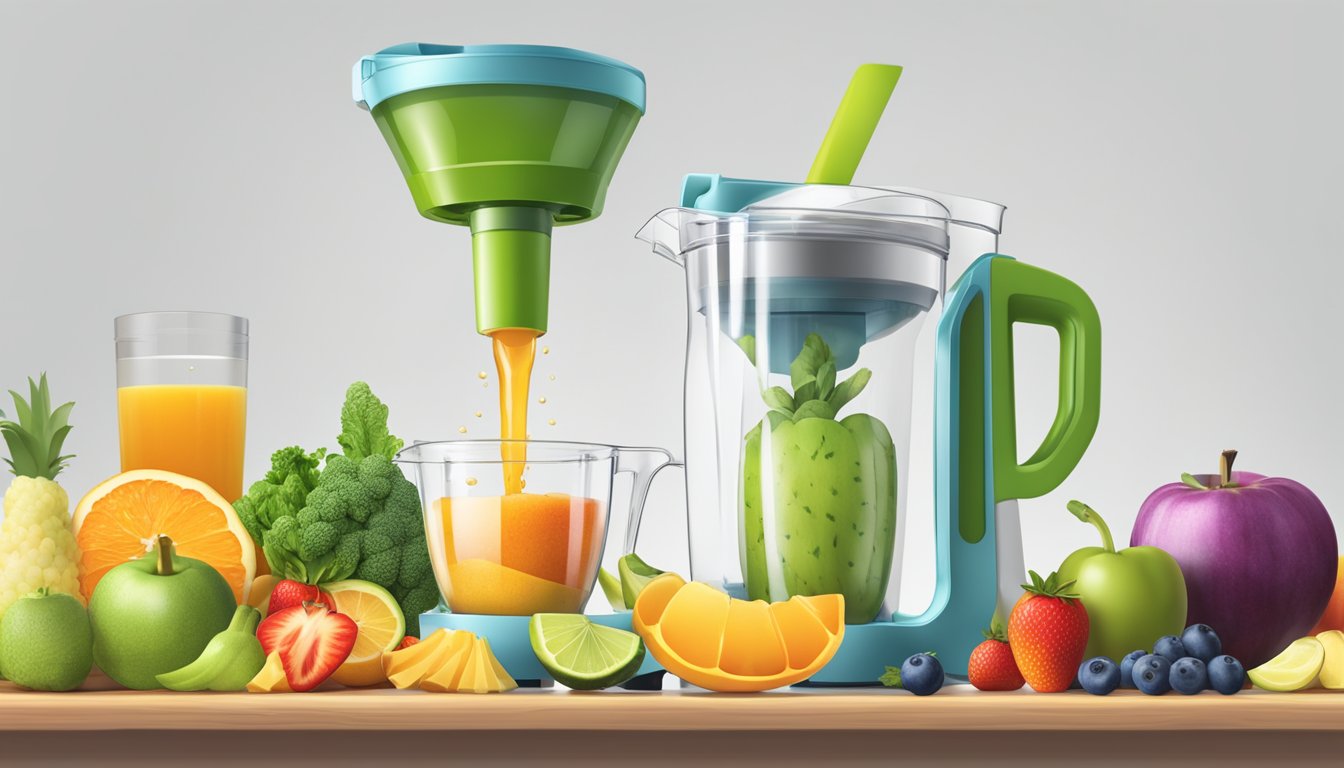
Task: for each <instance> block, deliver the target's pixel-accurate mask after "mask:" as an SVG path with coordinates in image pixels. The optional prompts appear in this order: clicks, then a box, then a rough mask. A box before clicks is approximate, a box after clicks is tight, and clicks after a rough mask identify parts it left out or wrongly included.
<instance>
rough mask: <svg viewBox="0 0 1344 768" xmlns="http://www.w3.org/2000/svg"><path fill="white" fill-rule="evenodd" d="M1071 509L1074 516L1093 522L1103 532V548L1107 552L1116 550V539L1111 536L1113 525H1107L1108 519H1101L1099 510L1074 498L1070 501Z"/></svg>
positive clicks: (1085, 521)
mask: <svg viewBox="0 0 1344 768" xmlns="http://www.w3.org/2000/svg"><path fill="white" fill-rule="evenodd" d="M1068 506H1069V511H1070V512H1072V513H1073V516H1074V517H1076V518H1078V519H1079V520H1082V521H1083V522H1084V523H1091V524H1092V525H1093V526H1095V527H1096V529H1097V530H1098V531H1100V532H1101V548H1102V549H1104V550H1106V551H1107V552H1112V553H1113V552H1115V539H1113V538H1111V527H1110V526H1108V525H1106V521H1105V520H1102V519H1101V515H1099V514H1097V511H1096V510H1095V509H1093V508H1091V507H1089V506H1087V505H1086V504H1084V503H1083V502H1081V501H1078V500H1077V499H1074V500H1073V501H1070V502H1069V505H1068Z"/></svg>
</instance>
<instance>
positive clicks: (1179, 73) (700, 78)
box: [0, 0, 1344, 569]
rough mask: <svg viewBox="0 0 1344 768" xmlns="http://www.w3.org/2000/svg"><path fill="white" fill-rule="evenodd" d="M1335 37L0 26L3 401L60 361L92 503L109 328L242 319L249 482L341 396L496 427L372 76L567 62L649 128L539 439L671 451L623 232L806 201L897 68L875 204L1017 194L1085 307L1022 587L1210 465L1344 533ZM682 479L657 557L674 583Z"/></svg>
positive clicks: (334, 425)
mask: <svg viewBox="0 0 1344 768" xmlns="http://www.w3.org/2000/svg"><path fill="white" fill-rule="evenodd" d="M1341 28H1344V5H1341V4H1339V3H1332V2H1327V1H1326V0H1322V1H1321V2H1256V3H1252V2H1127V3H1114V2H1063V1H1061V2H988V1H987V2H941V3H932V2H895V1H893V0H884V2H876V3H871V4H859V3H843V2H830V3H824V4H818V3H815V2H808V3H793V4H790V3H780V2H774V3H764V2H761V3H727V2H721V1H720V2H689V1H688V2H679V3H658V4H652V3H639V4H636V3H616V2H613V3H601V4H599V3H581V2H575V1H571V2H564V3H557V2H520V1H518V0H510V1H509V2H445V1H444V0H439V1H438V2H422V3H414V2H380V3H369V2H361V3H350V2H347V3H317V2H285V3H276V2H238V1H237V0H231V1H230V2H208V3H207V2H199V3H168V2H162V3H146V2H92V1H90V2H81V3H75V2H35V1H34V2H27V1H25V2H16V1H15V0H3V1H0V52H3V64H2V66H3V70H4V78H3V80H0V105H2V106H0V387H4V388H11V387H12V388H16V389H17V388H22V387H23V386H24V385H23V378H24V377H25V376H27V375H30V374H32V375H35V374H37V373H38V372H40V371H42V370H46V371H47V372H48V373H49V374H50V377H51V381H52V386H53V389H54V392H55V395H56V397H58V398H61V399H73V400H75V401H76V402H77V407H76V408H75V411H74V414H73V423H74V424H75V430H74V432H73V434H72V436H71V439H70V441H69V444H68V445H69V448H70V449H72V450H73V452H75V453H76V454H78V458H76V459H75V461H74V463H73V465H72V466H71V468H70V470H69V472H68V473H66V474H65V475H63V476H62V482H63V483H64V484H65V485H66V487H67V488H68V489H69V491H70V494H71V496H72V497H74V498H75V499H77V498H78V497H79V496H80V495H81V494H82V493H83V492H84V491H85V490H86V489H87V488H88V487H90V486H91V485H92V484H93V483H94V482H96V481H98V480H99V479H101V478H103V477H105V476H107V475H110V474H112V473H114V472H115V471H116V470H117V469H118V456H117V441H116V411H115V399H114V388H115V384H114V366H113V347H112V318H113V317H114V316H115V315H118V314H121V313H125V312H132V311H143V310H155V309H201V310H215V311H225V312H232V313H236V314H241V315H245V316H247V317H249V318H250V319H251V321H252V332H253V346H252V368H251V393H250V413H249V424H248V429H249V434H248V459H247V463H248V472H247V475H248V481H249V482H251V481H252V480H254V479H256V478H257V476H258V475H259V474H260V473H261V472H262V471H263V470H264V468H265V467H266V465H267V456H268V455H269V453H270V452H271V451H272V450H273V449H275V448H277V447H279V446H282V445H286V444H291V443H301V444H303V445H306V446H317V445H323V444H325V445H333V444H334V438H335V434H336V432H337V431H338V430H339V424H338V421H337V414H338V409H339V407H340V401H341V398H342V395H343V392H344V389H345V387H346V385H347V384H349V383H350V382H351V381H354V380H356V379H365V380H367V381H369V382H370V383H371V384H372V385H373V387H374V390H375V391H376V392H377V393H378V394H379V395H381V396H382V397H383V398H384V399H385V400H386V401H387V402H388V403H389V404H390V405H391V407H392V421H393V424H392V426H393V429H394V431H395V432H397V433H398V434H400V435H402V436H403V437H406V438H418V439H429V438H451V437H456V436H458V431H457V430H458V427H459V425H466V426H468V428H469V430H470V431H469V434H470V435H474V436H489V435H491V433H492V432H493V431H494V430H495V428H496V425H497V422H496V421H495V418H496V417H495V415H494V414H495V407H496V406H495V401H494V397H495V395H496V390H495V389H494V388H493V387H490V388H482V386H481V383H480V381H479V379H477V376H476V373H477V371H480V370H493V368H492V365H491V360H490V352H489V345H488V342H487V341H486V340H485V339H484V338H482V337H479V336H477V335H476V334H475V331H474V325H473V319H472V306H471V281H470V262H469V255H470V249H469V238H468V237H467V234H466V232H465V231H463V230H460V229H456V228H452V227H449V226H446V225H442V224H436V223H432V222H430V221H428V220H425V219H422V218H420V217H419V216H418V215H417V213H416V211H415V209H414V207H413V205H412V203H411V199H410V195H409V193H408V192H407V190H406V188H405V185H404V183H403V182H402V179H401V177H400V174H399V173H398V171H397V168H396V166H395V164H394V162H393V160H392V157H391V155H390V153H389V152H388V150H387V148H386V146H385V145H384V143H383V140H382V139H381V137H380V136H379V135H378V132H377V130H376V129H375V126H374V124H373V121H372V120H371V119H370V117H369V115H368V114H367V113H365V112H363V111H361V110H359V109H356V108H355V107H354V105H353V104H352V102H351V98H350V68H351V65H352V64H353V63H354V62H355V61H356V60H357V59H358V58H359V57H360V56H361V55H363V54H366V53H372V52H374V51H376V50H378V49H380V48H382V47H385V46H387V45H391V44H394V43H399V42H404V41H410V40H421V41H431V42H443V43H487V42H525V43H541V44H555V45H567V46H572V47H577V48H583V49H588V50H592V51H595V52H600V53H603V54H607V55H610V56H614V57H616V58H620V59H622V60H625V61H628V62H630V63H632V64H634V65H636V66H638V67H640V68H641V69H642V70H643V71H644V72H645V74H646V75H647V78H648V87H649V97H648V114H647V116H646V117H645V119H644V120H643V122H642V123H641V125H640V127H639V129H638V130H637V132H636V134H635V136H634V139H633V141H632V142H631V144H630V146H629V149H628V150H627V152H626V155H625V159H624V161H623V162H622V164H621V166H620V168H619V169H618V171H617V173H616V177H615V180H614V182H613V184H612V186H611V190H610V194H609V196H608V199H607V205H606V211H605V213H604V214H603V215H602V217H601V218H600V219H598V220H597V221H595V222H593V223H589V224H584V225H581V226H579V227H574V228H568V229H563V230H560V231H557V233H556V237H555V259H554V266H553V273H552V274H553V286H552V296H551V319H550V326H551V332H550V334H549V335H548V336H547V337H546V338H545V339H544V341H543V343H544V344H546V345H548V346H549V347H550V349H551V354H550V355H548V356H545V357H544V358H542V359H541V361H540V363H539V364H538V383H537V384H536V386H535V390H536V393H537V394H539V395H545V396H546V397H547V399H548V401H549V402H548V403H547V405H545V406H541V407H536V408H534V414H535V416H534V421H533V424H534V426H533V432H534V433H536V434H537V436H538V437H543V436H544V437H554V438H564V439H579V440H593V441H604V442H612V443H626V444H654V445H663V446H668V447H670V448H672V449H673V450H674V451H676V452H678V453H679V452H680V444H681V421H680V419H681V414H680V397H681V372H682V356H683V347H684V334H685V309H684V304H683V286H682V275H681V273H680V272H679V270H677V269H676V268H675V267H674V266H672V265H671V264H669V263H667V262H665V261H663V260H661V259H658V258H656V257H654V256H653V255H652V254H650V253H649V252H648V250H647V248H646V247H645V246H643V245H642V244H639V243H637V242H635V241H634V240H633V239H632V237H631V236H632V234H633V233H634V231H635V230H636V229H637V228H638V227H639V226H640V225H641V224H642V223H643V222H644V221H645V220H646V219H647V218H648V217H649V216H650V215H651V214H653V213H654V212H656V211H657V210H659V209H660V208H663V207H666V206H669V205H672V204H674V203H675V201H676V196H677V192H678V188H679V182H680V179H681V176H682V175H683V174H685V173H687V172H691V171H705V172H720V173H724V174H727V175H734V176H744V177H760V178H801V177H802V176H803V175H804V174H805V173H806V171H807V168H808V166H809V164H810V161H811V157H812V154H813V152H814V151H815V148H816V146H817V144H818V143H819V141H820V139H821V136H822V134H823V132H824V130H825V127H826V125H827V123H828V121H829V117H830V114H831V112H832V110H833V109H834V106H835V104H836V102H837V101H838V99H839V95H840V93H841V92H842V90H843V88H844V85H845V83H846V82H847V80H848V78H849V75H850V73H851V72H852V70H853V68H854V67H855V66H856V65H858V64H860V63H863V62H869V61H878V62H887V63H896V64H902V65H904V66H905V68H906V70H905V75H904V77H903V78H902V80H901V83H900V85H899V86H898V89H897V91H896V94H895V96H894V99H893V102H892V106H891V108H890V109H889V110H888V113H887V115H886V117H885V119H884V120H883V122H882V125H881V126H880V128H879V130H878V132H877V135H876V136H875V138H874V140H873V145H872V147H871V148H870V150H869V152H868V155H867V157H866V159H865V160H864V163H863V166H862V167H861V169H860V171H859V175H858V177H857V179H856V181H857V182H860V183H868V184H903V185H912V186H921V187H928V188H932V189H940V190H945V191H948V192H954V193H958V194H963V195H970V196H976V197H982V198H987V199H992V200H996V201H999V202H1003V203H1005V204H1006V205H1007V206H1008V214H1007V218H1006V221H1005V234H1004V237H1003V238H1002V240H1001V250H1002V251H1003V252H1005V253H1009V254H1013V255H1015V256H1017V257H1019V258H1021V259H1023V260H1026V261H1029V262H1033V263H1035V264H1038V265H1040V266H1043V267H1046V268H1048V269H1051V270H1054V271H1058V272H1061V273H1063V274H1065V275H1067V276H1069V277H1071V278H1072V279H1074V280H1075V281H1076V282H1078V283H1079V284H1080V285H1082V286H1083V287H1084V288H1085V289H1086V290H1087V291H1088V292H1089V294H1091V296H1092V297H1093V299H1094V300H1095V302H1096V304H1097V306H1098V308H1099V310H1100V313H1101V317H1102V324H1103V328H1104V338H1105V342H1104V352H1103V360H1104V362H1103V368H1104V372H1103V398H1102V413H1101V425H1100V427H1099V429H1098V431H1097V435H1096V439H1095V440H1094V442H1093V444H1092V446H1091V449H1090V450H1089V452H1088V454H1087V456H1086V457H1085V458H1084V460H1083V463H1082V464H1081V465H1080V466H1079V468H1078V469H1077V471H1076V472H1075V473H1074V474H1073V476H1072V477H1070V478H1069V480H1068V482H1067V483H1065V485H1064V486H1063V487H1061V488H1060V489H1059V490H1058V491H1056V492H1054V493H1052V494H1050V495H1049V496H1047V497H1046V498H1044V499H1041V500H1037V501H1032V502H1027V503H1026V504H1025V505H1024V511H1023V519H1024V527H1025V538H1026V555H1027V563H1028V565H1029V566H1031V567H1034V568H1038V569H1050V568H1053V567H1055V566H1056V565H1057V564H1058V562H1059V561H1060V560H1061V559H1062V558H1063V557H1064V555H1066V554H1067V553H1068V552H1069V551H1071V550H1072V549H1074V548H1076V547H1078V546H1082V545H1085V544H1091V543H1093V536H1092V534H1091V529H1090V528H1088V527H1086V526H1082V525H1080V524H1078V523H1077V522H1076V521H1075V520H1074V519H1073V518H1072V517H1071V516H1069V515H1068V514H1067V513H1066V512H1065V510H1064V502H1065V501H1066V500H1067V499H1069V498H1073V497H1078V498H1083V499H1086V500H1087V501H1089V502H1090V503H1091V504H1092V505H1094V506H1095V507H1097V508H1098V509H1099V510H1100V511H1102V512H1103V513H1104V514H1106V515H1107V516H1108V517H1109V520H1110V522H1111V524H1112V527H1113V528H1114V529H1115V530H1116V538H1117V540H1118V541H1121V542H1123V541H1124V540H1126V539H1127V538H1128V537H1127V532H1128V529H1129V526H1130V524H1131V522H1132V520H1133V517H1134V515H1135V513H1136V512H1137V509H1138V506H1139V504H1140V503H1141V502H1142V501H1143V499H1144V497H1145V496H1146V495H1147V494H1148V492H1149V491H1151V490H1152V489H1153V488H1155V487H1157V486H1158V485H1161V484H1163V483H1166V482H1170V481H1174V480H1176V479H1177V477H1178V476H1179V474H1180V473H1181V472H1182V471H1195V472H1205V471H1214V470H1215V468H1216V459H1217V454H1218V451H1219V450H1220V449H1222V448H1226V447H1236V448H1239V449H1240V450H1241V451H1242V459H1241V462H1240V467H1241V468H1244V469H1248V470H1256V471H1260V472H1264V473H1268V474H1282V475H1287V476H1290V477H1294V478H1296V479H1298V480H1300V481H1302V482H1304V483H1306V484H1307V485H1308V486H1310V487H1312V488H1313V489H1315V490H1316V492H1317V493H1318V494H1319V495H1320V497H1321V499H1322V500H1323V501H1324V502H1325V504H1326V506H1327V507H1328V508H1330V509H1331V510H1332V511H1333V514H1334V516H1335V519H1336V521H1337V522H1344V490H1341V487H1340V485H1339V484H1338V478H1339V477H1340V467H1341V457H1340V453H1339V447H1338V444H1337V440H1338V438H1339V437H1340V433H1341V431H1342V428H1344V398H1342V397H1341V396H1340V379H1341V373H1344V363H1342V359H1344V351H1342V348H1341V344H1340V341H1339V339H1340V335H1341V332H1344V319H1341V301H1340V295H1341V288H1340V283H1341V282H1344V266H1342V265H1344V256H1342V255H1341V254H1344V250H1342V249H1341V247H1340V232H1339V229H1340V226H1339V225H1340V221H1341V217H1340V211H1341V210H1344V193H1341V191H1340V190H1341V188H1342V187H1341V184H1344V181H1342V180H1344V149H1342V148H1341V147H1342V146H1344V138H1341V137H1344V85H1341V82H1340V74H1341V69H1340V59H1339V50H1338V49H1339V43H1340V30H1341ZM1024 346H1025V349H1024V354H1023V357H1022V362H1021V363H1020V364H1021V365H1023V367H1024V368H1027V369H1032V368H1035V369H1037V370H1039V373H1040V376H1039V377H1035V372H1034V371H1031V370H1028V372H1027V373H1024V374H1022V380H1024V381H1028V382H1029V381H1033V380H1034V381H1037V382H1038V386H1034V387H1026V388H1023V389H1022V390H1021V391H1020V392H1019V399H1020V402H1021V408H1022V411H1023V414H1022V419H1023V421H1024V422H1027V423H1028V426H1026V427H1024V432H1025V433H1026V434H1025V435H1024V438H1023V443H1024V445H1023V446H1022V447H1023V449H1024V450H1025V451H1029V450H1030V449H1031V448H1034V445H1027V444H1026V443H1030V442H1032V441H1033V440H1034V439H1036V438H1039V436H1040V435H1041V434H1042V433H1043V431H1044V425H1045V423H1046V420H1047V417H1048V415H1049V414H1051V413H1052V412H1053V405H1054V404H1053V397H1054V392H1053V383H1052V382H1053V372H1052V369H1051V368H1050V365H1051V363H1050V361H1049V359H1048V357H1049V354H1050V347H1049V344H1048V343H1047V341H1045V340H1042V339H1041V338H1039V337H1035V336H1033V337H1030V338H1027V339H1026V340H1025V343H1024ZM1033 361H1035V362H1034V363H1033ZM549 374H555V375H556V380H555V381H553V382H552V381H549V380H548V379H547V378H546V377H547V375H549ZM1033 377H1035V378H1033ZM491 381H493V373H492V375H491ZM1042 382H1044V386H1040V385H1039V384H1040V383H1042ZM478 410H479V411H482V412H484V413H485V414H486V416H485V417H484V418H483V419H479V420H477V419H475V418H474V417H473V416H472V414H473V413H474V412H475V411H478ZM546 418H555V419H556V420H557V424H556V425H555V426H554V427H547V426H545V424H544V423H543V421H544V419H546ZM1033 425H1034V426H1033ZM679 482H680V481H679V478H673V477H668V478H667V479H665V480H660V482H659V485H658V487H657V488H656V489H655V490H656V495H657V497H658V498H657V499H656V501H655V504H654V508H653V509H652V510H651V511H650V513H649V517H650V518H651V519H652V520H653V521H655V522H654V523H653V525H654V528H653V533H651V534H646V535H645V536H644V537H642V538H641V549H643V550H645V551H646V554H647V557H648V559H650V560H652V561H655V562H659V563H666V564H668V565H671V566H673V567H679V568H680V567H684V563H685V553H684V546H685V544H684V527H683V526H682V525H681V523H680V518H679V517H678V516H679V515H680V514H681V512H680V508H681V506H682V504H683V502H682V498H681V490H680V486H679Z"/></svg>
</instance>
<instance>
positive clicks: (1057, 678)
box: [1008, 571, 1088, 693]
mask: <svg viewBox="0 0 1344 768" xmlns="http://www.w3.org/2000/svg"><path fill="white" fill-rule="evenodd" d="M1028 573H1029V574H1031V584H1023V585H1022V588H1023V589H1025V590H1026V591H1027V593H1026V594H1024V595H1022V597H1021V599H1019V600H1018V601H1017V605H1015V606H1013V613H1012V615H1010V616H1009V617H1008V645H1009V647H1011V649H1012V651H1013V660H1014V661H1016V662H1017V668H1018V669H1019V670H1021V672H1022V677H1024V678H1025V679H1026V681H1027V685H1030V686H1031V687H1032V689H1033V690H1036V691H1039V692H1040V693H1058V692H1059V691H1065V690H1068V688H1069V686H1070V685H1072V684H1073V678H1074V676H1075V675H1076V674H1077V672H1078V665H1080V664H1082V663H1083V653H1084V652H1085V651H1086V650H1087V632H1088V619H1087V609H1086V608H1084V607H1083V604H1082V602H1081V601H1080V600H1078V595H1076V594H1073V593H1071V592H1070V591H1069V589H1070V588H1071V587H1072V586H1073V582H1072V581H1069V582H1065V583H1063V584H1060V583H1059V574H1056V573H1051V574H1050V576H1049V577H1048V578H1045V579H1042V578H1041V577H1040V575H1039V574H1037V573H1036V572H1035V571H1028Z"/></svg>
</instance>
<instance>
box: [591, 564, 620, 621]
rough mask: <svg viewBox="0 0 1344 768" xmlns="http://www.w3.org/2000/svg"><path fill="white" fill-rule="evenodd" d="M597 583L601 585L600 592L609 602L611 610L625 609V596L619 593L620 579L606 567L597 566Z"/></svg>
mask: <svg viewBox="0 0 1344 768" xmlns="http://www.w3.org/2000/svg"><path fill="white" fill-rule="evenodd" d="M597 583H598V584H601V585H602V594H604V595H606V596H607V602H608V603H611V610H613V611H624V610H626V607H625V596H624V595H623V594H622V593H621V580H620V579H618V578H616V576H615V575H613V574H612V572H611V571H608V570H607V569H606V568H598V569H597Z"/></svg>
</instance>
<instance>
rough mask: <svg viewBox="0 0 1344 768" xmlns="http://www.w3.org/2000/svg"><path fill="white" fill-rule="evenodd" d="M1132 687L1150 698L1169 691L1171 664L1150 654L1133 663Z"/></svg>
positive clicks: (1163, 658)
mask: <svg viewBox="0 0 1344 768" xmlns="http://www.w3.org/2000/svg"><path fill="white" fill-rule="evenodd" d="M1134 687H1135V688H1138V689H1139V690H1140V691H1143V692H1144V693H1146V694H1148V695H1150V696H1161V695H1162V694H1164V693H1166V692H1167V691H1170V690H1171V662H1170V661H1167V658H1166V657H1165V656H1158V655H1155V654H1152V653H1150V654H1148V655H1147V656H1144V657H1143V658H1141V659H1139V660H1138V661H1136V662H1134Z"/></svg>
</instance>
